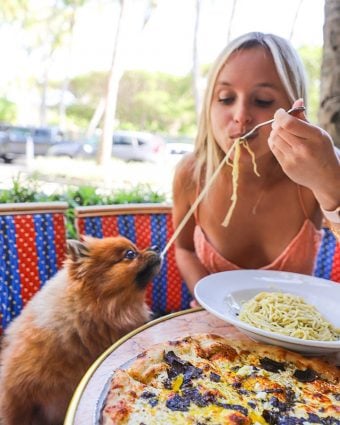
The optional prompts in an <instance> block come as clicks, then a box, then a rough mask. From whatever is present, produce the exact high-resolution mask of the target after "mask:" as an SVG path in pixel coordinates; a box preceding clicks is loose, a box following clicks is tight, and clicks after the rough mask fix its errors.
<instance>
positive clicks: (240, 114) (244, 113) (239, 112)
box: [233, 103, 251, 126]
mask: <svg viewBox="0 0 340 425" xmlns="http://www.w3.org/2000/svg"><path fill="white" fill-rule="evenodd" d="M233 119H234V121H235V122H236V123H237V124H239V125H241V126H244V125H246V124H249V123H250V122H251V116H250V115H249V109H248V108H247V106H246V105H245V104H244V103H238V104H236V105H235V108H234V115H233Z"/></svg>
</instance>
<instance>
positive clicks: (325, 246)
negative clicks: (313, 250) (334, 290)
mask: <svg viewBox="0 0 340 425" xmlns="http://www.w3.org/2000/svg"><path fill="white" fill-rule="evenodd" d="M313 274H314V276H316V277H322V278H324V279H329V280H333V281H334V282H339V283H340V241H338V240H337V239H336V237H335V236H334V234H333V233H332V231H331V230H330V229H329V228H328V227H323V237H322V241H321V245H320V248H319V251H318V255H317V258H316V264H315V269H314V273H313Z"/></svg>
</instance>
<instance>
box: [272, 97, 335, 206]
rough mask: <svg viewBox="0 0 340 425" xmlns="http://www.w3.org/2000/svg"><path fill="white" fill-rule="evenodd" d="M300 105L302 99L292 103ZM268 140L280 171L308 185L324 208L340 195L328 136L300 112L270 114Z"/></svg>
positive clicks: (297, 181)
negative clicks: (272, 119) (270, 121)
mask: <svg viewBox="0 0 340 425" xmlns="http://www.w3.org/2000/svg"><path fill="white" fill-rule="evenodd" d="M296 106H303V100H302V99H301V100H297V101H296V102H294V104H293V107H296ZM274 119H275V121H274V123H273V124H272V131H271V133H270V136H269V139H268V143H269V147H270V149H271V151H272V152H273V154H274V155H275V157H276V158H277V160H278V162H279V163H280V165H281V167H282V169H283V171H284V172H285V173H286V174H287V176H288V177H289V178H290V179H291V180H293V181H294V182H296V183H298V184H300V185H302V186H306V187H308V188H309V189H311V190H312V191H313V193H314V195H315V197H316V198H317V199H318V201H319V203H320V204H321V205H322V206H323V207H324V208H325V209H327V208H332V206H331V204H332V203H333V202H334V203H335V204H336V202H339V199H338V200H337V201H336V200H335V199H333V198H334V196H333V195H335V193H336V192H337V193H338V195H335V196H336V197H337V198H338V197H339V196H340V191H339V189H340V186H339V185H340V160H339V158H338V156H337V154H336V150H335V148H334V145H333V142H332V139H331V137H330V136H329V134H328V133H327V132H325V131H324V130H322V129H321V128H319V127H317V126H315V125H312V124H310V123H309V122H307V119H306V116H305V114H304V113H303V112H300V113H298V115H295V116H291V115H289V114H287V112H285V111H284V110H283V109H279V110H278V111H277V112H276V113H275V115H274Z"/></svg>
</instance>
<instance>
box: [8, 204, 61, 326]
mask: <svg viewBox="0 0 340 425" xmlns="http://www.w3.org/2000/svg"><path fill="white" fill-rule="evenodd" d="M66 209H67V204H66V203H64V202H55V203H25V204H21V203H18V204H0V293H1V295H0V296H1V306H0V308H1V323H0V332H1V331H2V330H3V329H5V328H6V326H7V325H8V324H9V323H10V321H11V320H12V319H13V318H14V317H16V316H17V315H18V314H19V313H20V311H21V310H22V308H23V306H24V305H25V304H26V303H27V301H29V300H30V299H31V298H32V296H33V295H34V294H35V293H36V292H37V291H38V290H39V289H40V288H41V286H42V285H44V283H45V282H46V281H47V280H48V279H49V278H50V277H52V276H53V275H54V274H55V273H56V272H57V270H58V269H59V268H61V266H62V264H63V261H64V258H65V252H66V227H65V215H64V213H65V211H66Z"/></svg>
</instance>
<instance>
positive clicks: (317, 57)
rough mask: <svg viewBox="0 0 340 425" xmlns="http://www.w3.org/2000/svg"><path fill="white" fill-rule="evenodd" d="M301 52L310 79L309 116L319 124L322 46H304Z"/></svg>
mask: <svg viewBox="0 0 340 425" xmlns="http://www.w3.org/2000/svg"><path fill="white" fill-rule="evenodd" d="M299 54H300V56H301V59H302V61H303V64H304V66H305V69H306V74H307V79H308V118H309V120H310V121H311V122H313V123H315V124H317V123H318V118H317V116H318V110H319V105H320V78H321V63H322V47H319V46H314V47H313V46H312V47H311V46H304V47H301V48H300V49H299Z"/></svg>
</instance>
